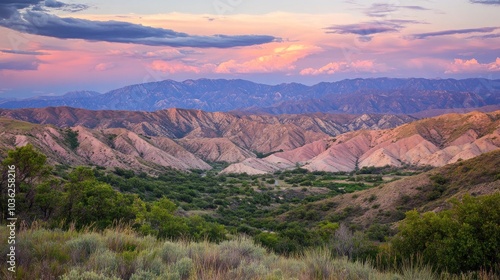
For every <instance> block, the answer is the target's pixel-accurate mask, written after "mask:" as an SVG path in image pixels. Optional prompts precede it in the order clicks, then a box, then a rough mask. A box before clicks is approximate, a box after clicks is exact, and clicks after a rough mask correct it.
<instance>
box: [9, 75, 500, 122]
mask: <svg viewBox="0 0 500 280" xmlns="http://www.w3.org/2000/svg"><path fill="white" fill-rule="evenodd" d="M499 98H500V81H499V80H487V79H478V78H476V79H464V80H454V79H436V80H433V79H418V78H411V79H391V78H377V79H352V80H342V81H338V82H322V83H319V84H316V85H312V86H306V85H302V84H298V83H288V84H287V83H283V84H279V85H264V84H258V83H253V82H250V81H246V80H223V79H215V80H211V79H199V80H186V81H183V82H177V81H173V80H165V81H159V82H152V83H145V84H137V85H130V86H126V87H123V88H119V89H115V90H112V91H109V92H107V93H104V94H97V93H94V92H80V93H78V92H77V93H69V94H66V95H64V96H60V97H53V96H50V97H38V98H30V99H25V100H5V101H4V102H0V108H11V109H13V108H43V107H49V106H71V107H77V108H85V109H91V110H132V111H156V110H161V109H168V108H188V109H201V110H204V111H211V112H215V111H231V110H237V109H245V110H247V111H250V112H267V113H273V114H302V113H313V112H337V113H352V114H363V113H388V114H410V113H417V112H420V111H426V110H431V109H461V108H476V107H482V106H487V105H498V104H500V99H499Z"/></svg>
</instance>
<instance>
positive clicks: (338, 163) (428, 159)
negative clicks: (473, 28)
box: [224, 111, 500, 174]
mask: <svg viewBox="0 0 500 280" xmlns="http://www.w3.org/2000/svg"><path fill="white" fill-rule="evenodd" d="M499 147H500V111H496V112H492V113H481V112H472V113H468V114H464V115H460V114H448V115H442V116H438V117H434V118H429V119H423V120H419V121H415V122H412V123H408V124H405V125H402V126H399V127H397V128H394V129H386V130H362V131H356V132H349V133H345V134H341V135H339V136H337V137H331V138H328V139H323V140H319V141H316V142H313V143H310V144H307V145H304V146H302V147H299V148H297V149H294V150H290V151H284V152H281V153H275V154H273V155H271V156H269V157H267V158H264V159H262V160H258V161H256V160H250V159H249V160H245V161H243V162H241V163H237V164H233V165H231V166H229V167H228V168H227V169H225V170H224V172H227V173H231V172H248V173H249V174H258V173H266V172H274V171H276V170H280V169H283V168H285V169H286V168H292V167H294V166H295V165H296V164H300V165H301V166H302V167H303V168H305V169H308V170H310V171H329V172H337V171H353V170H356V169H358V168H362V167H369V166H375V167H382V166H385V165H391V166H402V165H404V164H407V165H432V166H443V165H445V164H449V163H454V162H456V161H458V160H460V159H462V160H466V159H469V158H473V157H475V156H478V155H480V154H482V153H485V152H489V151H493V150H496V149H498V148H499ZM275 163H280V165H281V166H276V165H273V164H275ZM269 164H270V165H271V166H272V168H266V167H265V166H268V165H269ZM263 166H264V167H263Z"/></svg>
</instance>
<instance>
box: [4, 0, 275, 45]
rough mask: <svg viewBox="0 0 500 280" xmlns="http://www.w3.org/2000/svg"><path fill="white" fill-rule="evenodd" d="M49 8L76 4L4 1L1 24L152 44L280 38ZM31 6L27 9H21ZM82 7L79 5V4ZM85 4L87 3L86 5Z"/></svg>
mask: <svg viewBox="0 0 500 280" xmlns="http://www.w3.org/2000/svg"><path fill="white" fill-rule="evenodd" d="M44 7H47V8H60V9H64V8H68V7H69V8H72V7H73V8H75V7H76V6H74V5H67V4H64V3H62V2H58V1H39V0H26V1H8V0H7V2H5V3H2V4H0V26H4V27H7V28H10V29H13V30H16V31H20V32H23V33H29V34H36V35H42V36H48V37H54V38H60V39H84V40H89V41H105V42H114V43H132V44H142V45H150V46H171V47H195V48H232V47H239V46H251V45H258V44H265V43H269V42H273V41H276V40H278V39H277V38H275V37H273V36H268V35H233V36H229V35H221V34H216V35H213V36H196V35H189V34H187V33H181V32H176V31H173V30H170V29H164V28H155V27H149V26H144V25H141V24H133V23H128V22H121V21H91V20H86V19H76V18H61V17H57V16H55V15H52V14H49V13H47V12H45V10H44ZM26 8H30V9H28V10H26V11H19V10H20V9H26ZM76 8H78V7H76ZM82 8H84V7H82Z"/></svg>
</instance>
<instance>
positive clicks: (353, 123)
mask: <svg viewBox="0 0 500 280" xmlns="http://www.w3.org/2000/svg"><path fill="white" fill-rule="evenodd" d="M0 116H5V117H9V118H13V119H18V120H23V121H28V122H32V123H39V124H53V125H56V126H59V127H73V126H79V125H80V126H83V127H87V128H91V129H101V130H102V129H108V128H125V129H127V130H130V131H133V132H135V133H136V134H139V135H146V136H162V137H168V138H171V139H201V138H211V139H219V140H213V141H215V142H220V139H221V138H224V139H227V140H229V141H230V142H232V143H233V144H234V145H236V146H237V147H238V148H240V149H243V150H244V151H243V152H242V151H240V152H239V154H240V155H242V156H244V157H249V156H251V155H252V154H253V152H254V151H255V152H262V153H269V152H273V151H279V150H281V149H283V150H290V149H295V148H298V147H301V146H303V145H305V144H308V143H311V142H313V141H316V140H319V139H323V138H325V137H327V136H333V135H337V134H340V133H344V132H347V131H352V130H358V129H380V128H388V127H396V126H398V125H401V124H403V123H407V122H410V121H414V120H415V118H413V117H409V116H405V115H400V116H396V115H361V116H356V115H332V114H311V115H283V116H271V115H238V114H231V113H220V112H216V113H210V112H204V111H200V110H183V109H168V110H163V111H157V112H131V111H89V110H84V109H75V108H69V107H57V108H52V107H49V108H42V109H17V110H0ZM179 143H181V144H183V143H184V144H185V145H187V146H185V147H186V148H189V149H190V151H194V150H196V151H198V150H200V149H201V147H199V146H200V145H206V146H207V147H205V148H203V149H201V150H202V151H203V150H205V152H200V155H204V154H206V153H207V151H206V150H207V149H210V147H213V148H216V147H220V145H221V144H217V145H215V146H213V145H214V142H211V141H206V140H205V141H197V144H188V143H193V141H191V142H190V141H180V142H179ZM184 144H183V145H184ZM193 145H194V146H193ZM224 145H226V146H225V147H227V148H229V146H227V143H226V144H224ZM210 153H212V152H210ZM231 153H233V152H231ZM220 156H221V155H219V156H215V155H214V154H212V155H210V156H207V160H208V159H209V158H210V159H217V158H218V157H220ZM224 157H229V155H226V156H224ZM231 157H233V158H232V159H231V160H230V161H229V162H233V161H234V160H235V159H237V158H238V156H236V155H234V156H231ZM202 158H203V156H202ZM222 159H223V158H220V159H219V160H222Z"/></svg>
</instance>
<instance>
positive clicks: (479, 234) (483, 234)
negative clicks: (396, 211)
mask: <svg viewBox="0 0 500 280" xmlns="http://www.w3.org/2000/svg"><path fill="white" fill-rule="evenodd" d="M452 204H453V207H452V208H451V209H450V210H446V211H442V212H439V213H435V212H427V213H424V214H419V213H418V212H417V211H410V212H408V213H407V214H406V218H405V219H404V220H403V222H402V223H401V225H400V226H399V233H398V234H397V236H396V237H395V238H394V239H393V240H392V244H393V246H394V249H395V250H396V252H397V253H398V254H400V255H401V256H402V257H404V258H408V257H410V256H416V255H421V256H422V257H423V259H424V261H425V262H428V263H431V264H433V265H435V266H436V267H437V268H439V269H442V270H447V271H450V272H454V273H456V272H460V271H462V272H465V271H475V270H479V269H487V270H488V269H493V268H494V267H495V266H496V265H498V264H499V263H500V193H496V194H493V195H487V196H482V197H472V196H469V195H466V196H465V197H464V198H463V199H462V201H458V200H453V201H452Z"/></svg>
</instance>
